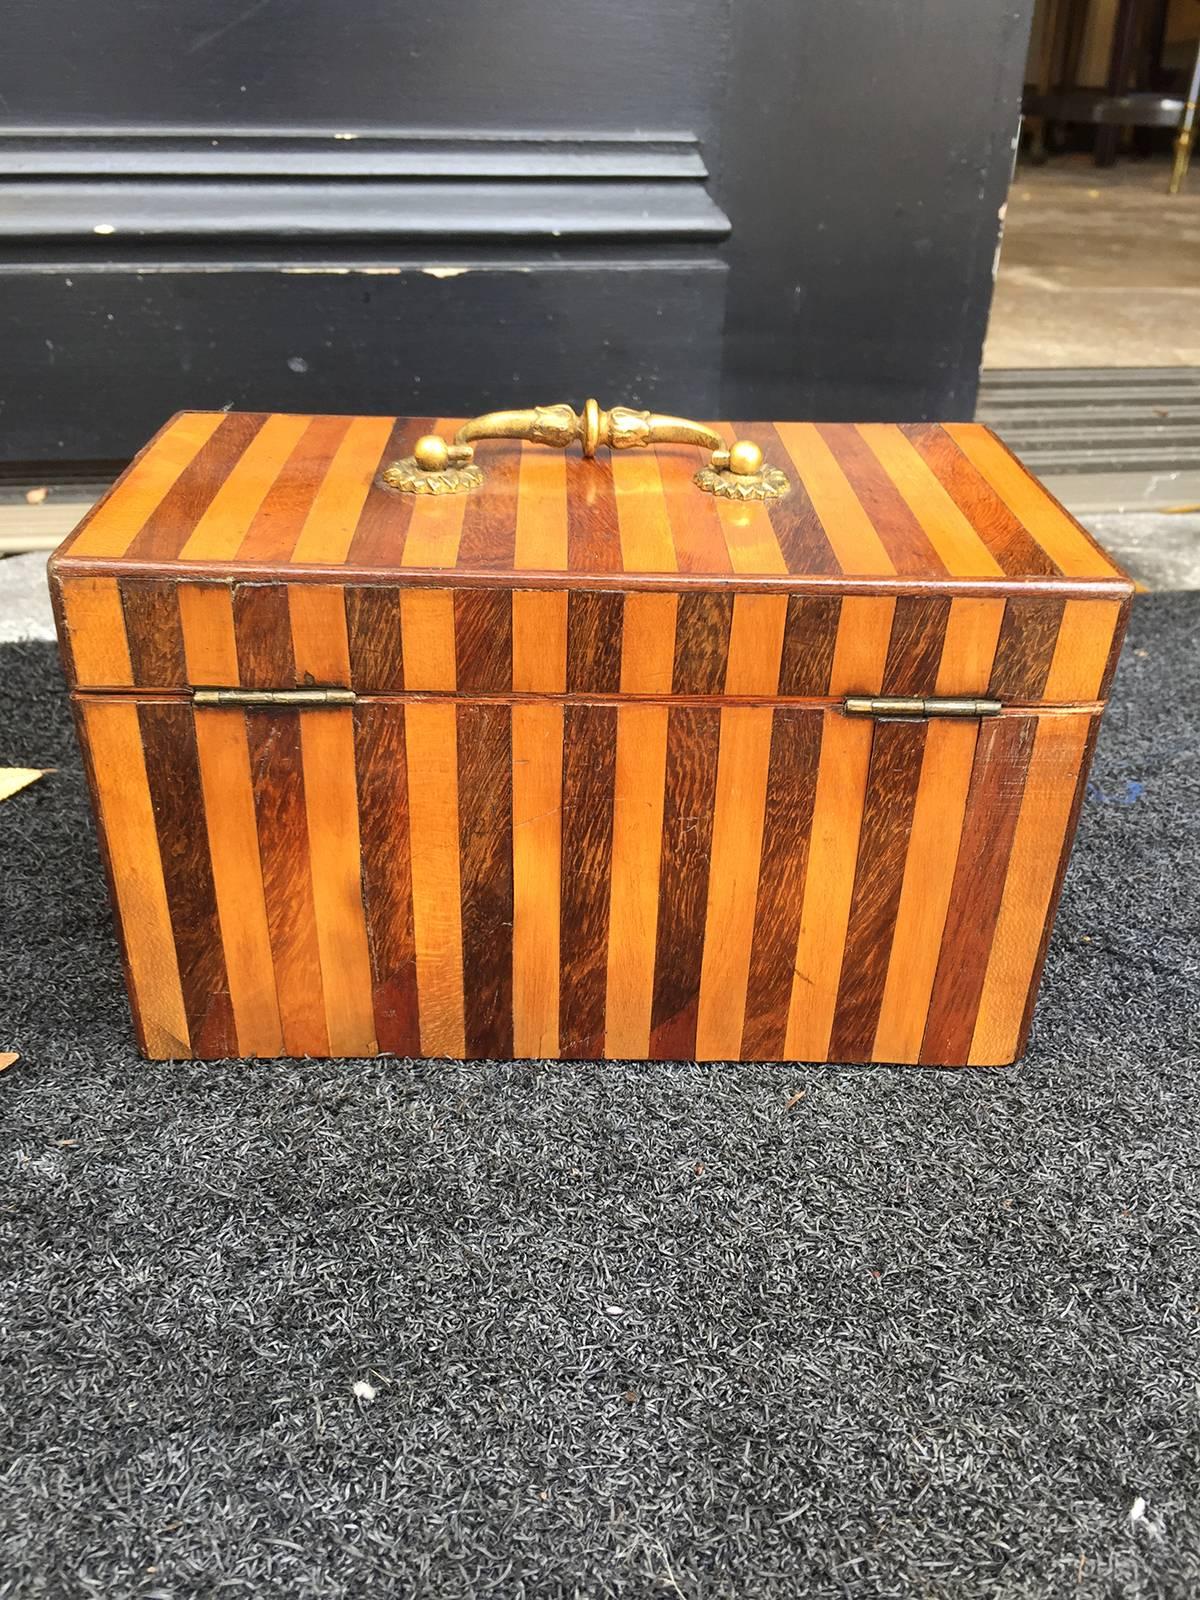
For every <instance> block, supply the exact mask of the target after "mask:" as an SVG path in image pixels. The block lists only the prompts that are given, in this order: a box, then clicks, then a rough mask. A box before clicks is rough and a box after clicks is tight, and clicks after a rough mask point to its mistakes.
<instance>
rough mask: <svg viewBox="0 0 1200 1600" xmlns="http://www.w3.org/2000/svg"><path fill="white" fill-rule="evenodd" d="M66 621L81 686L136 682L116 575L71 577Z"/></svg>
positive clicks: (65, 593) (115, 686) (66, 583)
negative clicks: (107, 576) (108, 576)
mask: <svg viewBox="0 0 1200 1600" xmlns="http://www.w3.org/2000/svg"><path fill="white" fill-rule="evenodd" d="M62 607H63V621H64V622H65V624H66V630H67V638H68V640H69V642H70V646H71V660H72V661H73V662H74V666H75V684H76V686H77V687H78V688H81V689H93V688H96V689H119V688H124V687H126V686H127V685H129V684H132V682H133V666H132V663H131V662H130V659H129V638H128V635H127V633H126V631H125V613H124V611H123V609H122V607H121V591H120V589H119V588H118V586H117V580H116V579H115V578H68V579H66V580H65V581H64V583H63V586H62Z"/></svg>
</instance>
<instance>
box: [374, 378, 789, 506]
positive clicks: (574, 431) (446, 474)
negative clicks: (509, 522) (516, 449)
mask: <svg viewBox="0 0 1200 1600" xmlns="http://www.w3.org/2000/svg"><path fill="white" fill-rule="evenodd" d="M477 439H528V440H529V441H530V442H531V443H532V444H545V445H551V446H553V447H554V448H556V449H559V450H565V449H566V448H567V446H568V445H571V444H574V443H575V441H576V440H578V441H579V442H580V444H581V445H582V446H583V454H584V456H585V457H588V458H589V459H590V458H591V457H592V456H594V455H595V454H596V451H597V449H598V447H599V446H600V445H602V444H603V445H607V446H608V447H609V449H610V450H644V449H646V448H647V446H649V445H655V444H693V445H701V446H703V447H705V448H707V449H709V450H711V451H712V456H711V459H710V460H709V463H708V465H707V466H706V467H702V468H701V470H700V471H699V472H698V473H697V474H696V476H695V479H694V482H695V483H696V484H697V485H698V486H699V487H700V488H701V489H703V490H704V491H705V492H706V493H708V494H715V495H720V496H722V497H723V498H725V499H729V500H780V499H782V498H783V496H784V495H785V494H787V492H788V490H789V489H790V488H791V484H790V483H789V482H788V478H787V475H786V473H783V472H781V471H780V470H779V468H778V467H771V466H768V465H767V464H766V463H765V462H764V460H763V453H762V451H761V450H760V449H759V447H758V446H757V445H756V444H755V443H754V442H753V440H750V439H739V440H738V441H737V442H736V443H735V444H733V445H727V444H726V443H725V441H724V439H722V437H721V435H720V434H719V433H717V432H715V431H714V430H713V429H712V428H706V427H705V426H704V425H703V423H700V422H689V421H688V420H687V419H686V418H684V417H667V416H660V415H659V414H658V413H657V412H654V411H633V410H631V409H630V408H629V407H628V406H613V408H612V409H611V410H610V411H605V410H603V409H602V407H601V406H600V405H599V404H598V403H597V402H596V401H595V400H588V401H587V402H586V403H585V405H584V407H583V410H582V411H580V412H576V411H575V410H574V409H573V408H572V407H571V406H569V405H565V404H562V405H553V406H532V407H530V408H529V409H528V410H525V411H489V412H487V413H486V414H485V415H484V416H481V417H474V418H473V419H472V420H471V421H470V422H464V423H463V425H462V427H461V428H460V429H459V430H458V432H457V433H456V434H455V435H454V439H453V441H451V442H447V441H446V440H445V439H443V438H442V437H441V436H440V434H436V433H427V434H425V435H423V436H422V437H421V438H420V439H418V440H417V442H416V444H415V446H414V447H413V453H412V455H411V456H405V457H404V458H403V459H402V460H400V461H393V462H392V463H391V465H390V466H388V467H386V468H385V469H384V471H383V474H382V481H383V483H385V484H386V485H387V486H388V488H390V489H398V490H399V491H400V492H401V493H403V494H465V493H466V492H467V490H469V489H474V488H476V487H477V486H478V485H479V484H481V483H482V482H483V472H482V471H481V469H480V468H479V467H477V466H476V465H475V448H474V441H475V440H477Z"/></svg>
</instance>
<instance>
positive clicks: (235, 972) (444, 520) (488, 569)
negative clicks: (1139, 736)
mask: <svg viewBox="0 0 1200 1600" xmlns="http://www.w3.org/2000/svg"><path fill="white" fill-rule="evenodd" d="M433 427H435V428H436V429H437V431H444V430H447V429H452V428H453V427H454V423H453V421H449V420H447V419H438V420H436V421H435V419H429V418H425V419H416V420H410V419H399V420H397V419H394V418H390V417H387V418H379V417H331V416H316V417H312V416H283V415H272V416H260V415H245V414H236V413H235V414H231V415H225V414H221V413H185V414H183V415H180V416H178V417H176V418H174V419H173V420H172V421H171V422H170V423H168V424H167V426H166V427H165V428H164V429H163V430H162V431H161V432H160V433H159V434H158V435H157V437H156V438H155V439H154V440H153V441H152V442H151V443H150V445H148V446H147V448H146V449H145V450H144V451H143V452H142V454H141V455H140V456H139V457H138V458H137V460H136V461H135V462H134V463H133V465H132V466H131V467H130V469H129V470H128V471H127V472H126V473H125V475H124V476H123V477H122V478H121V480H120V481H119V482H118V484H117V485H116V486H115V487H114V488H113V490H112V491H111V492H110V494H109V495H108V496H107V497H106V498H105V499H104V500H103V501H102V502H101V503H100V505H99V506H98V507H97V508H96V509H95V510H94V511H93V512H92V513H91V515H90V516H89V517H88V518H87V519H86V520H85V521H84V523H83V524H82V525H81V526H80V528H79V529H78V530H77V531H76V532H75V533H74V534H73V535H72V536H71V538H70V539H69V540H68V541H67V542H66V544H65V545H64V546H63V547H62V549H61V550H60V551H59V552H58V553H57V555H56V556H55V557H54V559H53V562H52V572H51V584H52V589H53V592H54V598H55V604H56V608H57V615H58V621H59V632H60V639H61V643H62V651H63V659H64V663H65V666H66V671H67V674H68V676H69V679H70V683H71V688H72V693H73V699H74V704H75V707H76V711H77V716H78V726H79V735H80V741H81V744H82V747H83V751H84V755H85V759H86V762H87V767H88V772H89V775H90V781H91V786H92V793H93V799H94V804H95V811H96V819H97V824H98V827H99V831H100V835H101V838H102V840H103V844H104V853H105V857H106V862H107V868H108V872H109V876H110V881H111V888H112V894H113V902H114V906H115V909H116V916H117V923H118V927H119V930H120V936H121V943H122V948H123V954H124V960H125V968H126V977H127V981H128V986H129V993H130V998H131V1001H132V1004H133V1011H134V1016H135V1019H136V1023H137V1030H138V1038H139V1041H140V1044H141V1048H142V1050H143V1051H144V1053H145V1054H146V1055H148V1056H152V1057H186V1056H196V1057H225V1056H279V1055H287V1056H361V1055H373V1054H376V1053H378V1052H394V1053H396V1054H401V1055H423V1056H448V1057H455V1058H457V1057H468V1058H469V1057H511V1056H519V1057H522V1056H532V1057H539V1056H551V1057H563V1058H568V1059H569V1058H596V1057H606V1056H607V1057H634V1058H642V1057H649V1058H652V1059H677V1058H684V1059H688V1058H697V1059H704V1060H707V1059H733V1060H737V1059H743V1060H771V1059H777V1058H786V1059H802V1060H813V1061H821V1060H833V1061H848V1062H864V1061H889V1062H922V1063H928V1064H940V1065H950V1064H965V1063H972V1064H974V1063H979V1064H985V1063H1000V1062H1007V1061H1010V1060H1012V1059H1013V1058H1014V1057H1015V1056H1017V1055H1018V1054H1019V1053H1020V1051H1021V1050H1022V1048H1023V1046H1024V1041H1025V1038H1026V1034H1027V1032H1028V1028H1029V1023H1030V1015H1031V1010H1032V1005H1033V999H1034V995H1035V992H1036V988H1037V982H1038V977H1039V974H1040V969H1041V965H1042V961H1043V958H1044V955H1045V950H1046V942H1047V939H1048V937H1049V930H1050V923H1051V919H1052V916H1053V911H1054V906H1055V902H1056V899H1057V896H1058V892H1059V886H1060V883H1061V880H1062V876H1063V872H1064V869H1065V865H1066V860H1067V853H1068V850H1069V847H1070V842H1071V836H1072V833H1073V831H1074V827H1075V821H1076V815H1077V812H1078V809H1079V805H1080V800H1081V796H1082V790H1083V784H1084V781H1085V776H1086V771H1087V767H1088V761H1089V757H1090V754H1091V749H1092V745H1093V742H1094V739H1095V736H1096V729H1097V723H1098V721H1099V716H1100V712H1101V710H1102V706H1103V702H1104V699H1105V697H1106V695H1107V693H1108V687H1109V683H1110V680H1111V677H1112V673H1113V668H1114V665H1115V661H1116V656H1117V652H1118V650H1119V647H1120V640H1121V634H1122V631H1123V627H1124V620H1125V612H1126V608H1127V604H1128V600H1129V596H1130V591H1131V585H1130V584H1129V582H1128V580H1127V579H1126V578H1125V577H1124V576H1123V575H1122V574H1121V573H1120V572H1119V571H1118V569H1117V568H1116V567H1115V566H1114V565H1113V563H1112V562H1111V561H1110V560H1109V559H1108V558H1107V557H1106V556H1105V555H1104V554H1103V553H1102V552H1101V551H1100V550H1099V549H1098V548H1097V547H1096V545H1095V544H1094V543H1093V542H1092V541H1091V540H1090V539H1089V538H1088V537H1087V535H1086V534H1085V533H1084V532H1083V531H1082V530H1081V529H1080V528H1079V526H1078V525H1077V524H1076V523H1075V522H1074V521H1073V520H1072V519H1071V518H1070V517H1069V516H1068V515H1067V514H1066V513H1065V512H1064V511H1063V510H1062V509H1061V507H1059V506H1058V504H1057V503H1056V502H1055V501H1054V500H1052V499H1051V498H1050V496H1049V495H1047V494H1046V493H1045V491H1044V490H1042V489H1041V488H1040V487H1039V486H1038V484H1037V483H1036V482H1035V481H1034V480H1033V479H1032V478H1031V477H1030V476H1029V475H1028V474H1027V473H1026V472H1025V471H1024V469H1023V468H1022V467H1021V466H1020V465H1019V464H1018V463H1017V462H1016V461H1015V460H1014V459H1013V457H1012V456H1011V455H1009V454H1008V452H1007V451H1006V450H1005V449H1004V447H1003V446H1002V445H1001V444H1000V443H999V442H998V441H997V440H996V439H995V438H994V437H993V436H992V435H991V434H990V433H989V432H987V430H986V429H983V428H980V427H976V426H973V425H961V426H948V427H944V428H943V427H935V426H920V427H895V426H891V425H887V426H885V425H877V426H876V425H872V426H861V427H853V426H849V425H838V426H818V425H814V424H807V423H803V424H801V423H777V424H775V425H774V426H773V427H772V426H769V425H760V426H753V427H743V428H741V429H740V430H739V431H740V432H741V433H742V434H743V435H748V436H750V437H751V438H753V439H754V440H755V441H757V442H758V443H759V444H760V445H761V446H762V447H763V448H764V450H765V452H766V455H767V459H768V461H769V462H772V463H774V464H775V465H777V466H780V467H782V468H784V469H785V470H786V471H787V472H788V473H789V475H790V476H791V477H792V479H793V481H794V483H795V485H796V487H795V488H794V489H793V491H792V493H791V495H790V496H789V497H788V498H787V499H785V500H782V501H779V502H775V503H771V504H770V505H769V506H766V505H763V504H750V505H738V504H735V503H733V502H727V501H721V500H718V499H716V498H714V497H713V496H710V495H706V494H703V493H701V492H700V491H699V490H698V489H697V488H695V487H694V485H693V483H692V475H693V473H694V472H695V471H696V469H697V467H698V466H699V465H700V463H701V459H702V457H701V452H700V451H699V450H697V449H694V448H692V447H689V446H669V447H668V446H660V447H659V448H657V449H655V450H647V451H642V452H639V451H630V452H622V453H619V454H615V455H612V456H609V455H608V454H607V453H605V455H604V456H603V458H602V459H597V460H593V461H585V460H583V459H581V457H580V456H579V454H578V451H577V449H576V451H575V452H574V453H572V452H567V453H565V454H564V453H560V452H558V451H553V450H547V449H544V448H542V447H541V446H538V445H533V444H519V443H509V444H500V443H498V444H495V445H489V446H488V447H487V448H486V450H481V451H480V461H481V463H482V464H483V465H484V466H485V469H486V481H485V483H484V485H483V487H481V488H479V489H477V490H474V491H473V492H472V493H470V494H467V495H461V496H457V495H456V496H404V495H398V494H396V493H395V492H393V491H391V490H389V489H388V488H386V487H385V486H383V485H382V484H381V482H380V480H379V473H380V470H381V468H382V466H383V465H384V464H386V463H387V462H388V461H390V460H392V459H393V458H394V457H397V456H402V455H406V454H408V453H409V452H410V451H411V448H412V445H413V441H414V440H415V438H416V437H417V435H418V434H420V433H423V432H426V431H429V430H430V429H431V428H433ZM730 437H732V434H730ZM312 686H321V687H330V688H335V689H339V690H341V691H342V693H341V696H340V703H334V704H328V705H319V706H317V705H314V706H311V707H307V708H304V709H295V708H291V707H288V706H286V705H279V704H275V705H267V706H262V707H254V706H246V705H227V704H208V705H205V704H198V703H197V702H196V700H195V699H194V698H193V696H194V692H195V691H196V690H197V689H201V690H214V689H220V688H226V689H229V688H237V689H241V690H246V689H264V690H278V689H288V688H293V689H294V688H300V689H311V688H312ZM847 695H868V696H879V695H885V696H894V695H906V696H922V697H925V696H937V697H941V696H986V697H989V698H992V699H995V700H999V701H1000V702H1002V705H1003V709H1002V711H1001V712H1000V714H999V715H996V716H991V717H989V718H987V719H986V720H985V719H982V718H978V719H977V718H968V719H954V720H938V719H936V718H935V719H933V720H918V721H889V720H875V719H874V718H872V717H869V716H868V717H853V716H850V715H847V714H846V712H845V710H844V707H843V697H845V696H847ZM205 698H207V699H209V700H211V699H212V698H213V697H212V696H211V695H209V696H204V695H202V696H201V700H204V699H205ZM1081 1003H1083V1002H1081Z"/></svg>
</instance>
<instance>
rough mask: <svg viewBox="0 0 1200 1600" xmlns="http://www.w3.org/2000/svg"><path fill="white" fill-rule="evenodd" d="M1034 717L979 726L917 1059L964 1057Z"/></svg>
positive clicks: (939, 1060) (999, 719)
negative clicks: (931, 987) (935, 970)
mask: <svg viewBox="0 0 1200 1600" xmlns="http://www.w3.org/2000/svg"><path fill="white" fill-rule="evenodd" d="M1037 720H1038V719H1037V718H1036V717H1034V716H1028V717H997V718H996V719H995V720H994V721H990V722H983V723H981V724H980V727H979V733H978V736H977V738H976V742H975V762H974V766H973V769H972V772H971V785H970V789H969V791H968V794H967V805H966V813H965V816H964V818H963V827H962V838H961V843H960V845H959V850H958V859H957V861H956V863H955V869H954V884H953V887H952V889H951V893H950V906H949V910H948V912H947V916H946V923H945V928H944V930H943V934H942V944H941V950H940V953H939V956H938V964H937V972H936V975H935V977H934V982H933V992H932V994H931V996H930V1001H929V1014H928V1017H927V1019H926V1023H925V1033H924V1038H923V1040H922V1044H921V1054H920V1059H921V1060H922V1061H923V1062H926V1063H928V1064H931V1065H937V1064H939V1063H944V1062H955V1061H958V1062H965V1061H966V1059H967V1056H968V1053H969V1051H970V1048H971V1036H972V1034H973V1032H974V1028H975V1017H976V1013H977V1012H978V1009H979V999H980V995H981V992H982V990H983V983H984V977H985V974H986V971H987V963H988V955H989V952H990V950H991V945H992V939H993V935H994V933H995V928H996V919H997V917H998V915H999V912H1000V897H1001V894H1002V892H1003V887H1004V876H1005V871H1006V868H1007V863H1008V857H1009V851H1010V849H1011V847H1012V840H1013V833H1014V830H1015V828H1016V822H1017V814H1018V810H1019V797H1020V795H1021V792H1022V790H1023V787H1024V783H1025V772H1026V768H1027V766H1028V763H1029V753H1030V750H1031V748H1032V746H1033V739H1034V734H1035V732H1036V727H1037Z"/></svg>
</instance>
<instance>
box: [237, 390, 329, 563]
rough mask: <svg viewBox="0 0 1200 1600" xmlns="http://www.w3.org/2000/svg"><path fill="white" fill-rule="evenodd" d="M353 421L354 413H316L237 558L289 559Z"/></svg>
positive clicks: (259, 513)
mask: <svg viewBox="0 0 1200 1600" xmlns="http://www.w3.org/2000/svg"><path fill="white" fill-rule="evenodd" d="M350 422H351V418H349V417H314V418H313V420H312V421H311V422H310V423H309V425H308V427H307V428H306V429H305V430H304V432H303V433H302V434H301V435H300V438H299V440H298V442H297V444H296V448H295V449H294V450H293V451H292V453H291V455H290V456H289V457H288V459H287V460H286V461H285V462H284V464H283V467H282V469H281V470H280V473H279V476H278V477H277V478H276V479H275V482H274V483H273V484H272V485H271V487H270V488H269V489H268V490H267V493H266V497H265V498H264V500H263V502H262V504H261V505H260V506H259V508H258V510H257V511H256V512H255V514H254V520H253V522H252V523H251V524H250V526H249V528H247V530H246V537H245V538H244V539H243V540H242V542H241V545H240V546H239V548H238V553H237V560H239V561H287V559H288V558H289V557H290V555H291V553H292V551H293V550H294V549H295V548H296V541H297V539H299V537H300V530H301V529H302V528H303V526H304V519H305V517H306V516H307V515H308V512H309V508H310V506H311V505H312V503H313V500H314V499H315V498H316V494H317V490H318V489H319V488H320V486H321V480H322V479H323V478H324V476H325V474H326V473H327V472H328V471H329V467H330V463H331V462H332V461H333V458H334V456H335V455H336V454H337V448H338V445H340V444H341V442H342V440H343V438H344V437H345V434H346V430H347V429H348V428H349V426H350Z"/></svg>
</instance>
